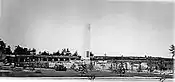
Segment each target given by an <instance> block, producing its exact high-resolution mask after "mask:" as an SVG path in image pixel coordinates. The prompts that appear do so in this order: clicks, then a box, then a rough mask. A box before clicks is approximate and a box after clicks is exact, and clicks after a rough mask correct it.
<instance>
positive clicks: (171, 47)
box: [169, 45, 175, 59]
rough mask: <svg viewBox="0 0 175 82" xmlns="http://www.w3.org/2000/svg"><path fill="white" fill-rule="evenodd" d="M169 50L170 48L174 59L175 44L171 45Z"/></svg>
mask: <svg viewBox="0 0 175 82" xmlns="http://www.w3.org/2000/svg"><path fill="white" fill-rule="evenodd" d="M169 50H170V53H171V54H172V59H173V57H174V55H175V46H174V45H171V46H170V49H169Z"/></svg>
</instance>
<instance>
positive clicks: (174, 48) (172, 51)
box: [169, 44, 175, 74]
mask: <svg viewBox="0 0 175 82" xmlns="http://www.w3.org/2000/svg"><path fill="white" fill-rule="evenodd" d="M169 50H170V53H171V54H172V60H173V62H174V59H173V57H174V55H175V46H174V45H173V44H172V45H171V46H170V49H169ZM173 74H174V67H173Z"/></svg>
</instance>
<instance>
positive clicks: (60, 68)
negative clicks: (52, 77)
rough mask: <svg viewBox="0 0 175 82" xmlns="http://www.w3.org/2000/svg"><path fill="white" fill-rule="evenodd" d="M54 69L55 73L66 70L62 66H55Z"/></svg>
mask: <svg viewBox="0 0 175 82" xmlns="http://www.w3.org/2000/svg"><path fill="white" fill-rule="evenodd" d="M54 69H55V70H56V71H66V70H67V68H66V67H65V66H64V65H55V67H54Z"/></svg>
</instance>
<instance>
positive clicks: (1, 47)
mask: <svg viewBox="0 0 175 82" xmlns="http://www.w3.org/2000/svg"><path fill="white" fill-rule="evenodd" d="M5 47H6V44H5V43H4V41H2V40H1V39H0V50H1V51H2V53H4V52H5Z"/></svg>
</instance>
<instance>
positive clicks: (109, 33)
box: [0, 0, 173, 57]
mask: <svg viewBox="0 0 175 82" xmlns="http://www.w3.org/2000/svg"><path fill="white" fill-rule="evenodd" d="M2 5H3V6H2V16H1V19H0V37H2V39H3V40H5V41H6V42H7V43H8V44H10V45H18V44H20V45H22V46H26V47H31V48H33V47H34V48H37V49H38V50H48V51H50V52H53V51H57V50H58V49H62V48H71V49H72V50H73V51H74V50H78V51H79V52H80V54H82V53H83V49H84V40H85V37H84V29H85V27H87V24H89V23H90V24H91V50H92V51H93V52H94V53H97V54H96V55H103V53H107V55H112V56H120V54H123V55H124V56H131V55H132V56H144V55H145V54H146V53H147V54H148V55H152V56H162V57H171V55H170V54H169V51H168V48H169V46H170V45H171V44H172V43H173V3H169V2H165V3H163V2H123V1H107V0H3V2H2Z"/></svg>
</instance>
